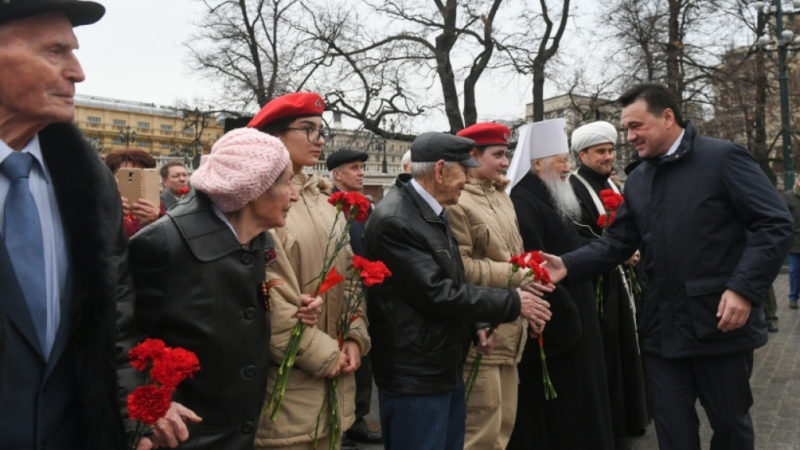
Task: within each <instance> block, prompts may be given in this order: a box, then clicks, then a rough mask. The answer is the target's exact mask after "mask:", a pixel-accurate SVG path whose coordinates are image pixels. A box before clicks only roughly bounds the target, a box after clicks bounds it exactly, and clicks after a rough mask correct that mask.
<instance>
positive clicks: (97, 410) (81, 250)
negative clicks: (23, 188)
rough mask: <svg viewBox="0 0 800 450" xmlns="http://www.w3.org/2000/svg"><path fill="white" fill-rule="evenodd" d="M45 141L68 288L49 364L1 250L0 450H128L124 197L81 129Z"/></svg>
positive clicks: (52, 132)
mask: <svg viewBox="0 0 800 450" xmlns="http://www.w3.org/2000/svg"><path fill="white" fill-rule="evenodd" d="M39 139H40V143H41V147H42V154H43V156H44V160H45V164H46V165H47V168H48V170H49V171H50V175H51V176H52V180H53V188H54V189H55V192H56V197H57V201H58V206H59V210H60V212H61V218H62V221H63V224H64V234H65V237H66V240H67V250H68V252H69V259H68V260H69V268H68V282H67V287H66V289H65V292H63V293H62V295H61V298H62V304H61V308H62V309H61V323H60V324H59V329H58V332H57V335H56V341H55V344H54V346H53V349H52V352H51V355H50V358H49V359H48V360H45V359H44V358H43V357H42V354H41V350H40V349H39V345H38V341H37V338H36V331H35V328H34V325H33V321H32V319H31V317H30V315H29V313H28V308H27V304H26V302H25V299H24V298H23V297H22V292H21V290H20V287H19V285H18V284H17V280H16V277H15V276H14V274H13V269H12V267H11V264H10V261H9V258H8V254H7V252H6V250H5V246H4V245H3V243H2V241H0V448H2V449H33V448H36V449H43V448H45V447H47V448H48V449H74V448H81V449H98V450H99V449H103V450H107V449H118V448H123V447H124V441H123V431H122V422H121V419H120V415H119V410H118V402H117V395H118V394H117V381H116V372H115V366H114V360H115V354H116V350H115V344H114V341H115V339H114V337H115V334H116V332H115V326H114V321H115V300H116V298H117V287H118V280H119V279H120V277H121V276H123V275H124V274H125V272H126V270H125V269H124V264H123V262H124V260H125V238H124V235H123V234H122V207H121V205H120V197H119V192H118V191H117V186H116V183H115V182H114V179H113V177H112V176H111V173H110V172H109V171H108V169H107V168H106V166H105V165H104V164H103V163H102V162H101V161H100V158H98V156H97V153H96V152H95V151H94V150H92V148H91V147H90V146H89V145H87V144H86V142H85V141H84V139H83V137H82V136H81V135H80V132H79V131H78V130H77V129H76V128H75V127H74V126H73V125H71V124H54V125H50V126H48V127H46V128H45V129H44V130H43V131H42V132H41V133H40V134H39ZM120 295H121V296H122V297H123V298H125V299H127V300H130V299H131V293H130V291H125V290H122V291H121V292H120Z"/></svg>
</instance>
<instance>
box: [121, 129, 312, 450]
mask: <svg viewBox="0 0 800 450" xmlns="http://www.w3.org/2000/svg"><path fill="white" fill-rule="evenodd" d="M293 176H294V174H293V171H292V165H291V164H290V160H289V153H288V152H287V150H286V147H285V146H284V145H283V144H282V143H281V141H280V140H279V139H277V138H274V137H272V136H269V135H266V134H264V133H260V132H258V131H256V130H253V129H246V128H242V129H238V130H233V131H231V132H229V133H227V134H226V135H224V136H223V137H222V138H221V139H220V140H219V141H217V143H216V144H214V147H213V148H212V150H211V154H210V155H207V156H205V157H204V158H203V162H202V163H201V165H200V167H199V168H198V169H197V170H196V171H195V172H194V174H193V175H192V185H193V186H194V188H195V191H196V193H195V194H193V195H192V194H190V197H189V198H187V199H186V201H184V202H181V203H180V204H179V205H177V206H176V207H175V208H173V209H171V210H170V211H168V212H167V215H166V216H165V217H162V218H161V219H159V220H157V221H156V222H154V223H153V224H151V225H149V226H148V227H146V228H144V229H142V230H141V231H140V232H139V233H137V234H136V235H135V236H134V237H133V239H131V241H130V245H129V261H130V267H131V271H132V275H133V281H134V287H135V289H136V305H135V309H134V311H135V315H134V317H133V323H134V324H135V330H136V333H135V334H134V335H131V336H128V337H129V338H130V343H135V342H138V341H139V340H141V339H143V338H144V337H154V338H160V339H163V340H164V342H165V343H166V344H167V345H168V346H179V347H184V348H186V349H188V350H191V351H193V352H195V353H196V354H197V357H198V359H199V360H200V365H201V367H202V368H201V370H200V372H198V373H197V374H196V375H195V376H194V378H191V379H188V380H186V381H184V382H183V383H181V384H180V385H179V386H178V388H177V390H176V391H175V396H174V398H173V400H174V401H175V402H176V404H173V408H172V409H171V411H176V410H177V411H179V414H180V416H181V419H183V420H173V421H170V420H165V419H162V420H160V421H159V422H158V423H157V424H156V425H155V426H154V427H153V430H154V434H153V436H152V438H151V439H145V441H144V443H143V444H142V445H140V448H149V446H150V444H151V443H154V444H156V445H161V446H169V447H173V446H175V445H177V444H179V441H184V442H183V443H182V444H181V445H180V448H198V449H223V448H224V449H242V450H249V449H252V448H253V440H254V436H255V430H256V425H257V424H258V416H259V413H260V411H261V406H262V404H263V401H264V398H265V395H266V380H267V368H268V365H269V335H270V320H269V315H268V311H269V310H270V299H269V294H270V292H269V286H271V285H273V284H275V283H276V282H275V281H273V280H271V279H268V278H266V279H265V275H264V274H265V267H268V266H269V265H270V264H271V263H273V262H274V261H275V260H276V258H277V255H276V250H275V247H274V245H273V242H272V239H271V238H270V235H269V234H268V233H267V232H266V231H267V230H269V229H270V228H272V227H279V226H283V225H284V224H285V223H286V216H287V214H288V213H289V210H290V208H291V206H292V203H293V202H295V201H297V199H298V196H297V191H296V190H295V187H294V183H293V181H292V178H293ZM321 302H322V299H320V298H317V299H314V301H312V299H311V298H309V297H308V296H306V297H305V298H303V299H300V303H301V305H305V306H301V307H300V308H299V309H298V311H297V313H296V315H295V317H299V318H300V319H301V320H303V321H304V322H305V323H307V324H309V325H313V324H315V323H316V318H317V314H318V313H319V310H320V307H321ZM123 322H125V320H123ZM122 328H125V327H122ZM137 375H140V374H139V373H138V372H135V371H133V370H130V371H128V372H125V373H123V374H122V382H123V385H124V386H125V387H126V388H127V389H133V388H134V387H135V386H137V385H139V384H141V382H142V380H140V379H137Z"/></svg>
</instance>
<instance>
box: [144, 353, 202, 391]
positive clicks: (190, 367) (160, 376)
mask: <svg viewBox="0 0 800 450" xmlns="http://www.w3.org/2000/svg"><path fill="white" fill-rule="evenodd" d="M199 370H200V361H199V360H198V359H197V355H195V354H194V352H190V351H189V350H186V349H183V348H180V347H175V348H170V349H167V351H166V352H165V353H164V355H163V356H162V357H161V358H159V359H156V360H155V361H153V368H152V369H150V378H152V379H153V380H154V381H156V382H157V383H158V384H160V385H162V386H168V387H172V388H174V387H175V386H177V385H178V384H179V383H180V382H181V381H183V380H185V379H186V378H191V377H193V376H194V373H195V372H197V371H199Z"/></svg>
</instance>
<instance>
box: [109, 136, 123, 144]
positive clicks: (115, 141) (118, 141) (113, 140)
mask: <svg viewBox="0 0 800 450" xmlns="http://www.w3.org/2000/svg"><path fill="white" fill-rule="evenodd" d="M111 142H113V143H115V144H117V145H124V144H125V141H123V140H122V139H120V138H118V137H115V138H114V139H112V140H111Z"/></svg>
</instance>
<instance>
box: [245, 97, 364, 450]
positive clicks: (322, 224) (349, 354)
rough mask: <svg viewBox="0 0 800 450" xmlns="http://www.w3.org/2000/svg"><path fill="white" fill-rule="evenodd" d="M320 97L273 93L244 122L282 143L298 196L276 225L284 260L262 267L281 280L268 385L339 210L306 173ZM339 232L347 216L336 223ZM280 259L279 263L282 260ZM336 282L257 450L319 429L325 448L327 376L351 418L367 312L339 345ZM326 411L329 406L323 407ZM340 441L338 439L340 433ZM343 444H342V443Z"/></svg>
mask: <svg viewBox="0 0 800 450" xmlns="http://www.w3.org/2000/svg"><path fill="white" fill-rule="evenodd" d="M324 109H325V102H324V101H323V100H322V97H320V95H319V94H316V93H313V92H298V93H294V94H288V95H284V96H282V97H278V98H276V99H274V100H272V101H271V102H269V103H267V104H266V105H265V106H264V108H262V109H261V111H260V112H259V113H258V114H257V115H256V116H255V118H253V120H252V121H251V122H250V124H248V126H249V127H252V128H256V129H259V130H261V131H263V132H265V133H268V134H271V135H273V136H276V137H277V138H278V139H280V140H281V142H283V143H284V145H286V148H287V149H288V150H289V156H290V158H291V166H292V168H293V171H294V184H295V187H296V188H297V190H298V193H299V196H300V201H298V202H297V205H296V206H295V207H294V208H292V210H291V211H290V212H289V216H288V217H287V219H286V226H284V227H280V228H277V229H275V230H274V231H273V232H272V233H273V234H274V236H275V241H276V243H277V244H276V245H278V246H280V247H282V248H283V249H284V250H285V254H286V255H287V256H288V258H287V259H286V260H285V261H283V260H281V259H280V258H279V261H278V262H277V264H274V265H271V266H270V267H268V268H267V275H268V276H269V277H275V278H279V279H281V280H284V281H285V283H284V284H283V285H281V286H279V287H277V288H276V289H273V292H274V294H273V295H272V300H273V305H274V309H273V315H272V336H271V341H272V361H273V364H272V366H271V367H270V377H269V387H268V391H270V390H271V389H272V384H273V383H274V381H275V378H274V376H273V374H274V373H275V370H276V368H277V364H279V363H280V361H281V359H282V358H283V355H284V352H285V350H286V346H287V344H288V341H289V335H290V332H291V328H292V325H293V322H292V321H291V320H288V319H290V318H291V314H293V311H294V309H295V308H296V307H297V306H296V304H297V303H296V300H295V299H296V298H297V296H298V295H299V293H300V292H309V291H311V290H313V289H314V284H313V282H314V281H315V279H316V278H317V277H318V276H319V274H320V272H321V270H322V264H323V261H324V258H325V247H326V243H327V236H328V233H329V232H330V230H331V227H332V226H333V223H334V218H335V216H336V208H334V207H333V206H331V205H330V204H328V201H327V200H328V196H329V195H330V190H331V188H332V186H331V184H330V183H329V182H327V181H326V180H323V179H322V178H319V177H317V176H315V175H310V174H307V173H305V172H303V168H304V167H313V166H314V165H316V164H317V163H318V162H319V157H320V154H321V153H322V147H323V146H324V145H325V140H326V138H327V137H328V132H327V130H326V129H325V128H324V126H323V123H322V117H321V116H322V112H323V110H324ZM338 226H339V230H337V234H338V233H340V232H341V230H342V228H343V227H344V221H342V220H340V221H338ZM351 256H352V253H351V251H350V246H346V248H345V250H343V251H342V252H341V253H340V254H339V256H338V259H337V261H336V270H337V271H338V272H339V273H347V270H349V267H348V266H349V262H350V259H351ZM281 262H284V264H281ZM346 285H347V283H340V284H339V285H337V286H335V287H334V288H333V289H331V290H329V291H327V292H326V293H325V294H324V295H323V297H324V299H325V302H324V304H323V309H322V313H321V315H320V321H319V324H318V325H317V326H316V327H306V330H305V332H304V333H303V338H302V340H301V342H300V350H299V352H298V355H297V359H296V361H295V365H294V368H293V369H292V371H291V373H290V375H289V380H288V386H287V389H286V393H285V394H284V397H283V402H282V404H281V406H280V409H279V410H278V415H277V417H276V418H275V420H274V421H271V420H269V417H266V416H265V415H262V417H261V419H260V423H259V427H258V432H257V433H256V445H255V446H256V448H257V449H282V450H289V449H291V450H305V449H311V448H312V443H313V440H314V433H315V430H317V429H318V430H319V442H318V445H317V448H320V449H326V448H328V445H329V439H330V424H329V423H328V417H329V415H328V414H327V412H326V413H323V414H321V415H320V418H319V424H317V415H318V414H319V412H320V409H321V408H322V406H323V401H324V399H325V389H326V379H327V378H330V377H334V376H337V375H338V376H339V389H338V394H339V417H340V424H341V428H340V429H341V430H346V429H348V428H350V426H351V425H352V424H353V422H354V421H355V377H354V375H353V372H355V370H356V369H357V368H358V367H359V365H360V364H361V355H363V354H365V353H366V352H367V351H368V350H369V345H370V343H369V336H368V334H367V323H366V321H365V319H364V317H365V314H364V311H363V310H361V311H358V312H357V317H358V318H357V319H356V320H355V321H354V322H353V324H352V325H351V329H350V333H349V334H348V337H347V339H346V340H345V341H344V342H343V343H342V346H341V350H340V348H339V344H338V341H337V334H338V333H337V324H338V321H339V318H340V317H341V314H342V312H343V308H344V301H345V296H346V292H345V286H346ZM326 411H327V410H326ZM337 439H338V437H337ZM342 448H343V449H344V448H346V447H345V446H343V447H342Z"/></svg>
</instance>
